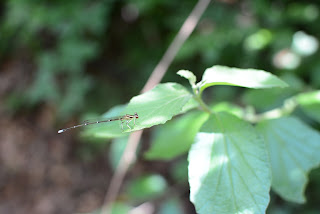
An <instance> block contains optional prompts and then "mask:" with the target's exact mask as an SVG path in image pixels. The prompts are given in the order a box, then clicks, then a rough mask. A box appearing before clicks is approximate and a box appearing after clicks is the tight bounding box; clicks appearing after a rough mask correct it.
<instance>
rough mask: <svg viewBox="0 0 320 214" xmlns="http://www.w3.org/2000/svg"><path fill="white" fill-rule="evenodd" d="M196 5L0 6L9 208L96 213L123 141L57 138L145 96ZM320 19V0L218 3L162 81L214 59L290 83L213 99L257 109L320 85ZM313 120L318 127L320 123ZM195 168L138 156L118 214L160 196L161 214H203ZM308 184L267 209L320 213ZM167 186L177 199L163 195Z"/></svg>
mask: <svg viewBox="0 0 320 214" xmlns="http://www.w3.org/2000/svg"><path fill="white" fill-rule="evenodd" d="M196 2H197V1H195V0H186V1H183V2H181V1H171V0H161V1H160V0H123V1H116V0H96V1H89V0H82V1H76V0H69V1H62V0H51V1H48V0H42V1H39V0H4V1H1V2H0V102H1V106H0V115H1V117H0V126H1V127H0V164H1V166H0V167H1V168H0V213H71V212H93V211H95V210H97V209H99V207H100V206H101V204H102V201H103V197H104V194H105V190H106V188H107V184H108V183H109V180H110V176H111V175H112V170H113V168H114V167H115V165H114V164H115V163H116V162H117V160H116V159H117V156H119V155H120V154H121V151H122V150H123V146H125V142H124V143H120V142H117V144H108V143H105V142H106V141H103V142H96V141H93V140H92V139H91V142H89V143H88V139H87V140H83V139H80V138H79V137H77V136H78V135H77V132H71V133H68V134H67V133H66V134H65V135H57V133H56V132H57V130H58V128H61V127H64V126H70V125H73V124H74V123H77V122H78V121H79V120H81V119H83V118H86V117H93V116H94V117H95V116H98V115H100V114H102V113H104V112H106V111H108V109H110V108H112V107H113V106H115V105H119V104H125V103H127V102H128V101H129V100H130V98H131V97H132V96H135V95H137V94H139V93H140V90H141V89H142V87H143V86H144V84H145V82H146V80H147V79H148V77H149V75H150V74H151V72H152V71H153V69H154V67H155V66H156V64H157V63H158V61H159V60H160V58H161V57H162V55H163V53H164V52H165V50H166V49H167V47H168V46H169V44H170V43H171V41H172V40H173V38H174V36H175V35H176V33H177V32H178V30H179V29H180V27H181V25H182V24H183V22H184V21H185V19H186V18H187V16H188V15H189V13H190V12H191V10H192V8H193V7H194V5H195V4H196ZM319 13H320V2H319V1H294V0H272V1H268V0H256V1H248V0H243V1H240V0H220V1H218V0H217V1H213V2H212V3H211V4H210V5H209V7H208V8H207V10H206V12H205V13H204V15H203V16H202V18H201V20H200V22H199V24H198V25H197V27H196V29H195V31H194V32H193V33H192V35H191V36H190V37H189V38H188V40H187V42H186V43H185V44H184V45H183V47H182V49H181V50H180V51H179V53H178V55H177V56H176V58H175V60H174V62H173V64H172V65H171V66H170V67H169V70H168V72H167V74H166V75H165V77H164V79H163V82H179V83H181V84H186V81H185V80H183V79H181V78H180V77H179V76H177V75H176V72H177V71H178V70H180V69H188V70H191V71H192V72H194V73H195V74H196V75H197V77H198V79H200V77H201V75H202V73H203V72H204V70H205V69H206V68H208V67H211V66H212V65H217V64H219V65H227V66H232V67H240V68H256V69H262V70H266V71H269V72H272V73H274V74H275V75H277V76H279V77H281V78H282V79H283V80H285V81H286V82H287V83H288V84H289V85H290V86H291V87H290V88H289V89H286V90H285V91H279V90H256V91H254V90H251V91H250V90H244V89H239V88H238V89H237V88H232V87H220V86H218V87H215V88H214V89H210V90H208V92H206V93H205V95H204V96H205V97H204V99H205V100H206V101H207V102H208V103H209V104H211V103H213V102H218V101H230V102H234V103H238V104H240V105H244V106H245V105H251V106H253V107H254V108H255V109H256V110H257V111H258V112H259V111H265V110H268V109H270V108H273V107H276V106H279V105H280V104H281V102H282V101H283V99H284V98H286V97H289V96H291V95H294V94H296V93H298V92H303V91H308V90H314V89H319V88H320V60H319V59H320V52H319V36H320V25H319V23H320V14H319ZM261 94H263V96H261ZM239 95H241V96H239ZM297 114H299V115H301V117H303V118H305V116H304V115H303V113H301V112H299V110H298V112H297ZM305 119H306V118H305ZM306 120H307V119H306ZM307 122H308V123H309V124H311V125H313V127H314V128H318V129H319V124H317V123H316V122H315V121H313V120H310V119H309V120H307ZM152 132H153V130H148V131H147V132H146V134H145V136H144V138H143V144H142V146H141V147H142V148H140V150H142V151H144V150H146V148H147V147H148V144H149V143H150V141H151V136H152ZM155 132H156V130H155ZM118 141H121V140H118ZM115 145H116V146H115ZM121 145H122V147H121ZM117 152H118V153H117ZM110 153H111V154H118V155H116V156H112V155H109V154H110ZM110 157H111V158H110ZM186 166H187V164H186V160H185V157H182V158H181V159H175V160H173V161H168V162H160V161H159V162H156V161H149V162H147V161H145V160H143V158H142V157H141V158H139V159H138V160H137V164H136V165H135V166H134V167H133V169H131V172H130V173H129V175H128V179H127V181H126V183H125V186H126V187H125V188H124V190H123V193H121V195H120V196H119V199H118V201H119V202H120V203H119V204H117V206H115V211H114V212H115V213H126V212H127V210H130V209H131V208H130V207H131V206H137V205H139V204H141V203H143V202H144V201H146V200H147V199H150V198H152V202H150V203H151V205H152V207H153V209H154V213H163V214H164V213H195V211H194V208H193V205H192V204H191V203H190V202H189V200H188V194H189V193H188V183H187V177H186V176H187V172H186V170H187V169H186ZM310 179H311V182H310V184H309V186H308V187H307V193H306V194H307V200H308V202H307V204H304V205H298V204H290V203H287V202H285V201H283V200H282V199H280V198H279V197H278V196H276V195H274V194H273V193H272V194H271V196H272V199H271V205H270V207H269V209H268V212H269V213H281V214H282V213H319V212H320V205H319V203H318V202H319V200H318V199H319V198H320V171H319V170H315V171H314V172H312V173H311V177H310ZM151 184H154V185H153V186H152V185H151ZM159 187H161V188H159ZM166 189H170V190H171V191H173V192H174V193H173V194H169V196H170V197H164V196H166V195H168V190H166ZM172 189H173V190H172ZM117 210H118V211H117ZM297 210H298V211H297Z"/></svg>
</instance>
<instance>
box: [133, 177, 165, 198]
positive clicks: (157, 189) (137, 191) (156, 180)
mask: <svg viewBox="0 0 320 214" xmlns="http://www.w3.org/2000/svg"><path fill="white" fill-rule="evenodd" d="M166 187H167V183H166V181H165V179H164V178H163V177H162V176H160V175H147V176H141V177H139V178H136V179H135V180H132V181H131V182H130V183H129V186H128V194H129V196H130V198H132V199H135V200H150V198H152V197H156V196H158V195H160V194H162V193H163V192H164V190H165V189H166Z"/></svg>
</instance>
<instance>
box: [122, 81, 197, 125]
mask: <svg viewBox="0 0 320 214" xmlns="http://www.w3.org/2000/svg"><path fill="white" fill-rule="evenodd" d="M191 97H192V94H190V92H188V91H187V90H186V89H185V88H184V87H183V86H182V85H179V84H177V83H165V84H159V85H158V86H156V87H155V88H153V89H152V90H150V91H148V92H146V93H144V94H141V95H138V96H135V97H133V98H132V99H131V100H130V102H129V104H128V106H127V107H126V109H125V110H124V113H125V114H134V113H135V112H137V113H138V115H139V118H138V119H137V120H136V125H135V126H134V128H133V129H132V130H130V129H126V131H134V130H139V129H144V128H149V127H151V126H154V125H158V124H163V123H165V122H167V121H168V120H170V119H171V118H172V117H173V116H175V115H177V114H180V113H181V112H182V109H183V107H184V106H185V104H186V103H187V102H188V101H189V100H190V99H191ZM131 124H132V123H131Z"/></svg>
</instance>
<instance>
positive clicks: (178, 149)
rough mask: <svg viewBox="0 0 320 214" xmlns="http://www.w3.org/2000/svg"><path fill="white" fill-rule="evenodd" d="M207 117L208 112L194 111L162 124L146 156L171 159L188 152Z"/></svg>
mask: <svg viewBox="0 0 320 214" xmlns="http://www.w3.org/2000/svg"><path fill="white" fill-rule="evenodd" d="M207 118H208V114H206V113H203V112H192V113H188V114H186V115H184V116H182V117H180V118H178V119H176V120H172V121H169V122H167V123H166V124H165V125H163V126H160V127H159V128H158V129H157V132H156V136H155V138H154V140H153V142H152V146H151V148H150V149H149V151H148V152H146V153H145V157H146V158H147V159H161V160H170V159H173V158H175V157H177V156H178V155H181V154H184V153H186V152H187V151H188V150H189V148H190V146H191V144H192V143H193V142H194V137H195V136H196V134H197V132H198V131H199V129H200V127H201V125H202V124H203V122H204V121H205V120H206V119H207Z"/></svg>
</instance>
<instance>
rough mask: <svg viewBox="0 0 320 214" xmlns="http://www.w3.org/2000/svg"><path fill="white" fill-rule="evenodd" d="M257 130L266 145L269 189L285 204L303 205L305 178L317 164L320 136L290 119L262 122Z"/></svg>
mask: <svg viewBox="0 0 320 214" xmlns="http://www.w3.org/2000/svg"><path fill="white" fill-rule="evenodd" d="M257 129H258V130H259V131H260V132H261V133H262V135H263V136H264V139H265V141H266V144H267V145H268V150H269V154H270V161H271V168H272V188H273V189H274V191H276V192H277V193H278V194H279V195H280V196H281V197H282V198H284V199H286V200H289V201H293V202H297V203H303V202H305V196H304V190H305V187H306V184H307V175H308V173H309V171H310V170H311V169H312V168H315V167H317V166H318V165H319V163H320V155H319V151H320V134H319V133H318V132H316V131H315V130H313V129H311V128H310V127H308V126H307V125H306V124H304V123H302V122H301V121H300V120H298V119H296V118H293V117H283V118H278V119H274V120H267V121H263V122H261V123H260V124H258V126H257Z"/></svg>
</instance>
